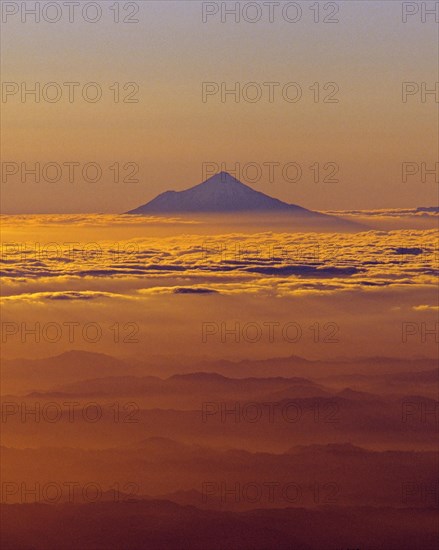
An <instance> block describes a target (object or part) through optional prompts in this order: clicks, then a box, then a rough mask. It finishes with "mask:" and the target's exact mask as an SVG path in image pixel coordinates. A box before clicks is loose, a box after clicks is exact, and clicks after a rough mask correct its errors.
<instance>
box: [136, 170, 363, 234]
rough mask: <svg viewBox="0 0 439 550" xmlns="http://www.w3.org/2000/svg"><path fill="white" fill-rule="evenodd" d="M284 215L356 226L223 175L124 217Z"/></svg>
mask: <svg viewBox="0 0 439 550" xmlns="http://www.w3.org/2000/svg"><path fill="white" fill-rule="evenodd" d="M233 212H259V213H275V212H276V213H285V214H294V217H299V218H303V219H305V220H308V221H316V222H326V223H342V224H343V225H345V224H346V225H349V226H352V227H354V226H355V225H356V224H354V223H352V222H347V221H345V220H341V219H339V218H336V217H335V216H328V215H326V214H320V213H318V212H314V211H312V210H307V209H306V208H302V207H301V206H297V205H295V204H287V203H286V202H283V201H281V200H279V199H275V198H273V197H270V196H268V195H265V194H264V193H260V192H259V191H255V190H254V189H252V188H251V187H249V186H248V185H245V184H243V183H241V182H240V181H239V180H237V179H236V178H234V177H233V176H231V175H230V174H229V173H227V172H220V173H218V174H215V175H214V176H212V177H211V178H209V179H207V180H206V181H204V182H202V183H200V184H198V185H195V187H191V188H190V189H186V190H184V191H166V192H165V193H162V194H160V195H158V196H157V197H156V198H155V199H153V200H152V201H150V202H148V203H146V204H143V205H142V206H139V207H138V208H135V209H134V210H130V211H129V212H127V214H171V213H233Z"/></svg>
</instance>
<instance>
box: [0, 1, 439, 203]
mask: <svg viewBox="0 0 439 550" xmlns="http://www.w3.org/2000/svg"><path fill="white" fill-rule="evenodd" d="M27 4H28V5H31V4H33V2H27ZM100 4H101V5H102V9H103V18H102V20H101V21H100V22H98V23H95V24H89V23H86V22H84V21H82V20H81V19H79V20H77V21H76V22H74V23H72V24H69V23H67V22H59V23H55V24H50V23H46V22H41V23H39V24H35V23H34V22H31V21H30V22H28V23H26V24H23V23H21V22H20V19H19V17H18V16H15V17H11V18H10V19H9V20H8V22H7V23H4V24H2V43H1V45H2V58H1V61H2V81H3V82H5V81H6V82H8V81H9V82H10V81H16V82H28V83H29V84H30V83H33V82H36V81H39V82H42V83H46V82H50V81H55V82H59V83H62V82H66V81H77V82H81V83H86V82H90V81H95V82H99V83H100V84H101V86H102V88H103V89H104V97H103V99H102V100H101V101H100V102H99V103H97V104H87V103H85V102H83V101H82V100H78V101H76V102H74V103H73V104H70V103H68V101H67V100H65V99H63V100H62V101H60V102H59V103H58V104H49V103H44V102H42V103H39V104H36V103H34V102H33V101H29V102H27V103H21V102H20V101H19V100H18V99H17V98H11V99H9V100H8V102H7V103H3V104H2V111H3V116H2V160H3V162H18V163H21V162H26V163H28V164H29V165H32V164H33V163H35V162H40V163H42V164H44V163H45V162H57V163H59V164H62V163H63V162H66V161H74V162H80V163H86V162H97V163H99V164H100V165H101V167H102V169H103V170H104V175H103V178H102V180H101V181H100V182H99V183H95V184H93V183H86V182H84V181H83V180H82V178H77V180H76V181H75V182H74V183H69V182H68V181H67V178H65V179H66V181H63V182H59V183H52V184H51V183H42V182H40V183H34V182H33V180H32V179H30V180H29V182H28V183H22V182H21V181H20V179H19V176H15V177H11V178H10V179H9V181H8V182H4V181H2V207H3V212H4V213H49V212H50V213H63V212H123V211H126V210H128V209H130V208H134V207H136V206H138V205H139V204H142V203H144V202H147V201H148V200H150V199H152V198H153V197H154V196H156V195H157V194H158V193H161V192H163V191H165V190H168V189H175V190H180V189H184V188H187V187H189V186H192V185H195V184H196V183H199V182H200V181H201V180H202V179H203V178H202V164H203V162H208V161H211V162H216V163H218V164H220V163H221V162H226V163H227V165H228V166H231V167H233V166H234V164H235V163H236V162H240V163H241V164H242V165H243V164H245V163H247V162H257V163H260V164H262V163H263V162H279V163H281V165H282V164H285V163H288V162H297V163H299V164H300V165H301V167H302V168H303V177H302V179H301V180H300V181H299V182H297V183H289V182H286V181H284V180H283V179H282V178H279V179H277V181H275V182H274V183H270V182H269V181H268V178H267V173H266V172H264V177H263V178H262V179H261V181H259V182H258V183H256V184H253V185H252V186H253V187H254V188H256V189H257V190H260V191H263V192H265V193H267V194H270V195H272V196H276V197H278V198H280V199H282V200H285V201H287V202H292V203H297V204H301V205H303V206H305V207H308V208H313V209H320V210H324V209H351V208H356V209H361V208H391V207H395V208H396V207H416V206H426V205H432V204H436V202H437V183H435V182H434V179H433V177H432V176H430V177H429V179H428V180H427V182H425V183H422V181H421V179H420V177H419V176H415V177H413V178H411V179H409V181H408V182H406V183H403V182H402V181H401V163H402V162H418V163H421V162H427V163H428V165H429V167H430V168H431V167H433V165H434V162H437V156H438V116H437V114H438V104H437V103H435V102H434V97H432V96H430V97H429V99H428V101H427V102H426V103H421V101H420V97H419V95H418V96H416V97H413V98H409V100H408V102H407V103H402V101H401V84H402V82H404V81H412V82H427V83H428V84H429V87H430V88H431V87H433V86H434V82H435V81H436V80H439V78H438V76H437V71H438V69H437V63H438V51H437V33H438V30H437V25H436V24H435V23H434V20H433V19H432V18H431V17H430V20H429V22H426V23H421V18H420V15H418V16H413V17H412V18H410V19H409V20H408V22H407V23H406V24H403V23H402V21H401V3H400V2H393V1H390V2H389V1H385V2H384V1H381V2H380V1H367V2H366V1H365V2H339V3H338V5H339V7H340V11H339V14H338V17H339V20H340V22H339V23H337V24H323V23H318V24H317V23H314V22H313V20H312V12H311V11H310V10H309V6H310V4H311V2H300V4H301V6H302V10H303V12H302V19H301V20H300V21H298V22H297V23H295V24H289V23H287V22H285V21H283V20H282V19H281V18H280V17H276V19H275V21H274V23H271V24H270V23H268V22H267V17H266V16H264V17H263V19H262V20H261V21H260V22H258V23H255V24H251V23H247V22H245V21H243V22H241V23H239V24H236V23H234V22H232V21H231V20H230V21H229V22H227V23H224V24H223V23H221V21H220V19H219V15H218V16H216V17H213V18H211V19H210V20H209V21H208V23H206V24H203V23H202V18H201V4H202V3H201V2H198V1H179V2H171V1H160V2H155V1H147V2H139V3H138V4H139V5H140V6H141V9H140V11H139V14H138V17H139V19H140V23H139V24H134V25H128V24H119V25H117V24H114V23H113V22H112V21H111V13H110V12H109V10H108V6H109V5H110V2H100ZM229 4H230V3H229ZM321 4H322V5H323V4H324V3H323V2H322V3H321ZM130 81H133V82H137V83H138V84H139V85H140V92H139V95H138V97H139V99H140V101H139V103H137V104H123V103H119V104H115V103H113V102H112V99H111V97H112V96H111V93H110V91H109V90H108V86H110V85H111V84H112V83H114V82H121V83H124V82H130ZM203 81H210V82H227V83H228V84H229V85H231V84H232V83H233V82H238V81H239V82H241V83H243V84H244V83H246V82H250V81H254V82H260V83H262V82H267V81H272V82H280V83H282V84H284V83H287V82H298V83H300V85H301V87H302V89H303V98H302V99H301V100H300V101H299V102H297V103H287V102H285V101H283V100H281V99H280V97H279V95H277V96H276V97H277V99H276V101H275V102H274V103H268V102H267V101H266V96H265V97H264V98H263V99H262V100H261V101H260V102H258V103H254V104H252V103H246V102H242V101H241V102H240V103H232V102H231V101H230V100H229V101H227V102H226V103H221V102H220V101H219V100H218V99H217V98H210V99H209V100H208V102H207V103H203V102H202V100H201V86H202V82H203ZM329 81H332V82H336V83H337V84H338V85H339V87H340V92H339V94H338V97H339V98H340V103H338V104H327V103H314V102H313V101H312V96H311V92H310V91H309V90H308V87H309V86H310V85H312V84H313V83H314V82H320V83H325V82H329ZM330 161H331V162H336V163H338V164H339V166H340V173H339V176H338V177H339V180H340V181H339V183H326V184H325V183H317V184H316V183H314V182H313V181H312V177H311V173H310V171H309V170H308V167H309V165H311V164H313V163H315V162H319V163H321V164H324V163H326V162H330ZM114 162H120V163H121V164H124V163H127V162H136V163H138V164H139V175H138V178H139V182H138V183H112V181H111V172H110V171H109V170H108V166H110V165H111V164H113V163H114Z"/></svg>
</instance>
